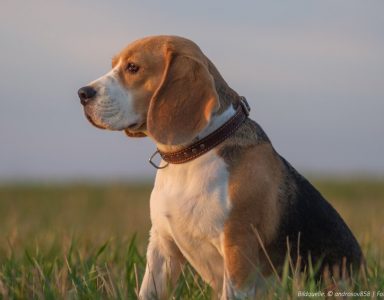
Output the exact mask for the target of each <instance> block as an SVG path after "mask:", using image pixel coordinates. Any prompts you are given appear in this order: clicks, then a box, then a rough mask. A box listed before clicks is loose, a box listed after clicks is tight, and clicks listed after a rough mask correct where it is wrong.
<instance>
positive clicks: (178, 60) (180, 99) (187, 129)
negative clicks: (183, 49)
mask: <svg viewBox="0 0 384 300" xmlns="http://www.w3.org/2000/svg"><path fill="white" fill-rule="evenodd" d="M218 108H219V100H218V95H217V93H216V89H215V85H214V81H213V78H212V76H211V74H210V73H209V71H208V68H207V67H206V66H205V65H204V64H203V62H201V61H200V60H199V59H197V58H194V57H191V56H187V55H182V54H177V53H175V52H172V51H168V52H167V54H166V59H165V70H164V73H163V78H162V80H161V83H160V86H159V88H158V89H157V91H156V92H155V93H154V96H153V97H152V99H151V102H150V105H149V110H148V116H147V126H148V127H147V128H148V132H149V134H150V135H151V136H152V137H153V138H154V139H155V140H156V141H157V142H160V143H162V144H166V145H179V144H183V143H186V142H188V141H191V140H192V139H193V138H194V137H196V136H197V134H198V133H199V132H200V131H201V130H203V129H204V128H205V126H206V125H207V124H208V122H209V120H210V118H211V115H212V113H214V112H215V111H217V110H218Z"/></svg>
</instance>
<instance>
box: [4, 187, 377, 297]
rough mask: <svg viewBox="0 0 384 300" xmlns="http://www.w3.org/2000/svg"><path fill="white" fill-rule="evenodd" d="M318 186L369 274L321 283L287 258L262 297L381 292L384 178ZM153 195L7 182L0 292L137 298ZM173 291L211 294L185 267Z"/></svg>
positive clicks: (140, 191) (139, 191)
mask: <svg viewBox="0 0 384 300" xmlns="http://www.w3.org/2000/svg"><path fill="white" fill-rule="evenodd" d="M314 183H315V185H316V186H317V187H318V188H319V190H320V191H321V192H322V193H323V194H324V195H325V196H326V198H327V199H329V200H330V202H332V204H333V205H334V206H335V207H336V209H337V210H338V211H339V212H340V214H341V215H342V216H343V218H344V219H345V220H346V222H347V223H348V225H349V226H350V227H351V229H352V231H353V232H354V233H355V235H356V237H357V239H358V240H359V242H360V243H361V245H362V248H363V252H364V254H365V256H366V258H367V262H368V273H367V274H355V275H354V277H353V278H352V279H349V280H346V279H337V278H328V279H326V280H324V281H322V282H316V281H315V280H314V279H313V277H312V276H311V270H308V272H307V274H302V273H299V272H297V271H296V270H295V267H294V263H292V262H289V261H288V260H287V263H286V266H285V268H284V272H283V274H282V276H280V277H279V278H278V279H277V278H275V277H272V278H265V279H264V284H263V285H262V287H260V289H259V291H258V293H259V295H258V296H259V297H260V298H266V299H283V298H285V299H296V298H297V297H298V292H299V291H307V292H318V291H323V292H327V288H328V289H329V288H331V289H332V291H333V292H337V291H339V292H343V291H348V292H353V291H355V292H359V291H370V292H371V293H372V292H373V291H378V290H381V291H382V290H384V260H383V258H382V251H383V249H384V238H383V237H384V182H383V181H368V180H355V181H330V180H328V181H325V180H321V181H319V180H317V181H316V180H315V181H314ZM149 194H150V186H147V185H129V184H110V185H104V186H96V185H57V186H49V185H46V186H44V185H43V186H42V185H13V186H12V185H8V186H2V187H0V228H1V235H0V298H2V299H7V298H12V299H25V298H35V299H57V298H66V299H67V298H68V299H105V298H109V299H127V298H128V299H135V298H136V292H137V289H138V285H139V282H140V280H141V278H142V275H143V270H144V265H145V260H144V257H143V253H144V249H145V246H146V240H147V234H148V230H149V226H150V224H149V208H148V199H149ZM135 233H137V235H136V237H137V238H136V239H132V237H133V235H134V234H135ZM174 295H175V298H176V299H209V297H210V290H209V288H208V287H207V286H205V285H204V284H203V283H202V282H201V280H200V279H199V277H198V276H197V275H196V274H195V273H194V272H193V271H192V270H191V269H190V268H187V269H185V270H184V272H183V275H182V278H181V280H180V281H179V285H178V286H177V288H176V291H175V294H174ZM319 298H324V297H319Z"/></svg>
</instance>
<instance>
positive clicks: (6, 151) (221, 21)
mask: <svg viewBox="0 0 384 300" xmlns="http://www.w3.org/2000/svg"><path fill="white" fill-rule="evenodd" d="M383 11H384V2H383V1H379V0H376V1H375V0H373V1H369V2H367V1H357V0H348V1H331V0H322V1H304V0H302V1H296V0H292V1H203V0H195V1H189V2H188V1H176V0H164V1H147V0H140V1H128V0H121V1H120V0H113V1H99V0H92V1H91V0H78V1H74V0H66V1H59V0H55V1H52V0H50V1H48V0H45V1H44V0H34V1H21V0H1V2H0V295H2V296H3V297H5V299H6V298H8V297H9V295H16V296H15V297H16V298H17V297H21V298H22V297H23V296H20V295H24V296H25V297H27V298H29V297H30V293H31V291H33V292H34V293H36V294H34V295H35V296H36V297H40V296H39V295H45V294H46V293H47V291H48V292H50V291H51V292H52V293H53V294H52V295H56V296H57V295H60V296H62V297H66V296H68V295H69V294H70V293H72V292H73V291H75V292H76V293H77V292H79V291H88V290H87V289H89V287H90V286H92V284H95V285H94V287H95V290H94V291H95V294H90V295H88V294H86V295H88V296H87V297H88V298H89V299H91V298H94V297H95V295H96V294H97V293H98V291H99V286H98V283H97V282H100V280H99V279H100V278H101V279H103V280H104V279H105V278H106V277H108V278H109V279H108V278H107V280H111V282H118V284H119V285H118V287H119V289H121V291H123V292H122V295H128V294H129V293H128V292H127V290H128V289H130V288H131V290H132V289H133V288H134V287H132V286H136V285H137V284H138V283H137V277H136V275H137V274H136V269H135V272H133V271H132V270H133V269H132V268H133V267H132V266H136V265H134V263H135V260H132V257H133V256H132V253H133V252H132V251H133V250H132V249H134V248H132V247H131V245H132V243H131V241H132V240H131V238H132V236H133V234H134V233H137V240H136V242H137V245H138V247H139V249H140V253H141V254H140V255H142V254H143V253H144V248H145V245H146V241H147V237H148V229H149V227H150V220H149V209H148V199H149V195H150V191H151V186H152V182H153V179H154V175H155V169H154V168H153V167H151V166H150V165H149V164H148V162H147V160H148V157H149V156H150V155H151V154H152V153H153V152H154V150H155V147H154V145H153V144H152V143H151V142H150V141H149V140H148V139H129V138H127V137H126V136H125V134H123V133H121V132H108V131H102V130H99V129H96V128H95V127H93V126H91V125H90V124H89V122H88V121H87V120H86V119H85V118H84V116H83V111H82V107H81V105H80V103H79V99H78V97H77V90H78V88H80V87H82V86H83V85H85V84H87V83H88V82H90V81H92V80H94V79H96V78H98V77H99V76H101V75H103V74H104V73H105V72H107V71H108V70H109V69H110V65H111V58H112V57H113V55H114V54H116V53H117V52H119V51H120V50H121V49H122V48H123V47H125V46H126V45H127V44H129V43H130V42H132V41H133V40H135V39H138V38H141V37H143V36H147V35H156V34H171V35H180V36H184V37H187V38H189V39H191V40H193V41H195V42H196V43H197V44H198V45H199V46H200V47H201V49H202V50H203V51H204V53H205V54H206V55H207V56H208V57H209V58H210V59H211V60H212V61H213V63H214V64H215V65H216V66H217V68H218V69H219V71H220V72H221V74H222V75H223V77H224V78H225V79H226V81H227V82H228V83H229V85H230V86H231V87H232V88H233V89H235V90H236V91H237V92H238V93H239V94H240V95H243V96H245V97H246V98H247V99H248V101H249V103H250V105H251V107H252V112H251V117H252V118H253V119H255V120H256V121H257V122H258V123H259V124H261V126H262V127H263V128H264V129H265V131H266V132H267V134H268V135H269V137H270V139H271V140H272V142H273V145H274V146H275V148H276V150H277V151H278V152H279V153H280V154H281V155H283V156H284V157H285V158H286V159H287V160H288V161H290V162H291V163H292V164H293V165H294V166H295V167H296V168H297V169H298V170H299V171H300V172H301V173H303V174H304V175H306V176H309V177H310V179H311V180H312V182H313V183H314V184H315V186H316V187H317V188H318V189H319V190H320V192H321V193H323V194H324V195H325V196H326V197H327V199H329V201H330V202H331V203H332V205H334V206H335V207H336V209H337V210H338V211H339V212H340V214H341V215H342V217H343V218H344V219H345V220H346V222H347V224H348V225H349V226H350V227H351V229H352V231H353V232H354V233H355V235H356V237H357V239H358V240H359V242H360V243H361V245H362V247H363V251H364V253H365V255H366V258H367V260H368V263H369V265H370V266H373V267H372V270H376V271H374V273H375V272H376V273H380V272H379V271H377V270H378V269H377V268H376V267H377V266H379V265H381V268H382V269H383V268H384V260H383V259H381V256H380V253H383V251H382V250H383V249H384V238H383V237H384V223H383V217H384V159H383V153H384V138H383V137H384V117H383V115H384V14H383ZM106 245H108V247H109V248H105V247H106ZM98 249H99V250H98ZM105 249H108V251H105ZM127 249H128V250H127ZM103 251H104V253H106V254H105V255H104V254H103V255H104V256H102V258H100V257H101V256H100V253H102V252H103ZM127 253H128V254H127ZM140 255H139V256H137V257H139V258H137V259H138V261H140V262H141V265H140V266H141V268H139V271H138V272H139V277H140V276H141V275H142V271H143V266H144V263H143V261H144V260H143V258H142V257H141V256H140ZM17 257H19V258H17ZM63 257H66V259H67V261H65V262H64V260H63ZM73 257H75V258H76V259H73ZM135 257H136V256H135ZM100 259H102V260H101V261H100ZM124 261H125V263H126V267H125V265H124V263H122V262H124ZM132 261H133V263H132ZM95 265H96V266H97V267H96V269H97V268H99V269H97V270H101V271H98V274H99V275H100V277H99V275H97V276H96V277H95V276H93V275H89V276H90V277H89V281H87V278H88V277H87V274H94V273H92V272H94V266H95ZM52 266H54V267H52ZM79 266H81V268H82V269H81V268H80V269H77V270H78V276H79V277H78V279H76V280H75V279H74V277H73V276H74V275H73V274H74V273H73V272H75V271H76V268H77V267H79ZM128 266H130V267H128ZM15 268H16V269H17V268H18V269H17V270H18V271H15V270H16V269H15ZM52 270H53V271H52ZM68 272H71V273H70V276H69V275H68ZM374 273H372V274H374ZM376 273H375V274H376ZM39 274H42V275H39ZM52 274H53V275H52ZM84 274H85V275H84ZM105 274H107V275H108V276H107V275H105ZM110 274H112V275H110ZM51 276H53V277H55V280H52V281H50V282H51V283H49V284H48V283H47V282H48V281H47V280H46V278H50V277H51ZM95 278H96V279H95ZM111 278H112V279H111ZM122 278H128V279H129V278H131V279H132V278H133V279H132V281H129V280H128V279H127V281H126V282H125V281H124V282H123V281H122ZM82 282H85V283H84V286H81V284H82ZM95 282H96V283H95ZM103 282H104V281H103ZM130 282H133V283H132V284H131V283H130ZM381 282H383V281H381ZM36 284H38V286H36ZM39 284H40V285H39ZM47 284H48V287H49V288H47ZM110 286H111V287H112V288H113V286H114V284H113V283H111V285H110ZM51 288H52V290H51ZM381 288H382V287H381ZM12 293H14V294H12ZM39 293H40V294H39ZM108 293H109V292H108V291H107V292H106V294H103V295H104V296H105V295H107V296H108V297H109V296H110V295H112V294H108ZM17 295H19V296H17ZM97 295H98V294H97ZM133 295H134V293H133ZM56 296H52V297H53V298H55V297H56ZM52 297H51V298H47V299H53V298H52ZM84 297H85V296H84ZM84 297H83V298H84ZM16 298H15V299H16ZM109 298H110V297H109ZM123 298H124V297H123Z"/></svg>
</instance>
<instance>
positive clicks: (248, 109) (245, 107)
mask: <svg viewBox="0 0 384 300" xmlns="http://www.w3.org/2000/svg"><path fill="white" fill-rule="evenodd" d="M240 105H241V107H242V108H243V111H244V113H245V114H246V115H247V117H248V116H249V113H250V112H251V107H250V106H249V104H248V101H247V99H246V98H245V97H244V96H240Z"/></svg>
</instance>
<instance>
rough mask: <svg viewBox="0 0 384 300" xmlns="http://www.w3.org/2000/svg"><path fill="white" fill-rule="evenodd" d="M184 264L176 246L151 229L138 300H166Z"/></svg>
mask: <svg viewBox="0 0 384 300" xmlns="http://www.w3.org/2000/svg"><path fill="white" fill-rule="evenodd" d="M184 263H185V259H184V257H183V255H182V254H181V253H180V250H179V249H178V248H177V246H176V244H175V243H174V242H173V241H172V240H170V239H167V238H164V237H161V236H159V234H158V233H157V232H156V230H154V229H153V228H152V230H151V237H150V240H149V245H148V249H147V267H146V270H145V275H144V279H143V282H142V284H141V288H140V293H139V299H140V300H154V299H156V300H157V299H168V298H169V296H170V294H171V292H172V289H173V287H174V286H175V284H176V281H177V279H178V277H179V275H180V272H181V269H182V267H183V265H184Z"/></svg>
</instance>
